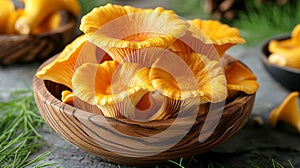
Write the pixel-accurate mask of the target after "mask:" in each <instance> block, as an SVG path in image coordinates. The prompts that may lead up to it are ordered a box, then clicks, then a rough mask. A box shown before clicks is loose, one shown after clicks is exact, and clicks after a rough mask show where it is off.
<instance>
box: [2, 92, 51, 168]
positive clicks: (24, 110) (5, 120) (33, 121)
mask: <svg viewBox="0 0 300 168" xmlns="http://www.w3.org/2000/svg"><path fill="white" fill-rule="evenodd" d="M43 123H44V121H43V119H42V117H41V116H40V115H39V114H38V109H37V107H36V105H35V101H34V96H33V92H32V90H22V91H16V92H14V93H13V95H12V98H11V100H9V101H7V102H0V167H3V168H11V167H16V168H25V167H28V166H34V167H35V168H38V167H47V166H50V165H53V164H41V163H38V162H40V161H41V160H43V159H45V158H46V157H47V156H48V154H49V152H45V153H42V154H41V155H39V156H37V157H35V158H32V154H33V153H34V152H36V151H37V150H38V148H39V146H40V145H41V141H40V138H41V135H40V134H39V133H38V131H37V129H38V128H39V127H40V126H41V125H42V124H43Z"/></svg>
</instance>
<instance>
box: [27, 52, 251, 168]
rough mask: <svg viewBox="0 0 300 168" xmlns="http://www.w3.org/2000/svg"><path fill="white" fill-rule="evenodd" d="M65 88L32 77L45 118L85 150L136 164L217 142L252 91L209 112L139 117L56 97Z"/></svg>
mask: <svg viewBox="0 0 300 168" xmlns="http://www.w3.org/2000/svg"><path fill="white" fill-rule="evenodd" d="M54 59H55V57H53V58H51V59H49V60H48V61H46V62H45V63H44V64H42V65H41V66H40V68H42V67H43V66H45V65H46V64H49V63H50V62H52V61H53V60H54ZM227 63H230V61H227ZM40 68H39V69H40ZM65 89H67V88H66V87H65V86H63V85H60V84H57V83H54V82H51V81H43V80H41V79H38V78H36V77H34V79H33V90H34V95H35V100H36V103H37V106H38V108H39V110H40V113H41V114H42V116H43V118H44V119H45V121H46V123H47V124H48V125H49V126H50V127H52V128H53V130H55V131H56V132H57V134H59V135H60V136H61V137H62V138H64V139H65V140H67V141H68V142H70V143H72V144H74V145H75V146H77V147H79V148H81V149H83V150H85V151H86V152H89V153H91V154H93V155H96V156H98V157H100V158H102V159H104V160H107V161H110V162H114V163H118V164H125V165H134V166H142V165H146V166H149V164H150V165H153V164H156V163H160V162H165V161H168V160H169V159H178V158H181V157H184V158H186V157H191V156H194V155H197V154H201V153H204V152H206V151H209V150H211V149H212V148H215V147H217V146H218V145H220V144H222V143H224V142H225V141H227V140H228V139H229V138H230V137H232V136H233V135H234V134H236V133H237V132H238V131H239V130H240V129H241V128H242V127H243V126H244V124H245V123H246V121H247V120H248V117H249V115H250V113H251V110H252V107H253V103H254V99H255V94H252V95H247V94H243V93H241V94H239V95H238V96H237V97H236V98H235V99H234V100H232V101H231V100H230V101H226V103H225V102H223V103H218V104H212V106H211V109H210V112H209V114H208V113H205V114H197V115H195V116H194V117H191V116H185V115H183V116H179V117H177V118H176V119H167V120H162V121H150V122H140V121H132V120H128V119H117V118H108V117H103V116H101V115H98V114H93V113H90V112H87V111H83V110H80V109H78V108H74V107H73V106H70V105H68V104H65V103H63V102H61V101H60V97H61V91H62V90H65ZM223 105H225V106H223ZM178 137H179V138H178ZM176 140H178V141H176ZM170 144H172V145H170ZM166 146H169V147H168V148H166ZM160 149H163V150H162V151H160Z"/></svg>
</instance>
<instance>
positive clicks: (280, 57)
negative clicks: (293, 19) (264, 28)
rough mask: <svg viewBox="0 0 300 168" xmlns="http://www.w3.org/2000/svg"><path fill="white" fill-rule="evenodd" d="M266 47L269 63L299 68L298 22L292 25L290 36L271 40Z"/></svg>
mask: <svg viewBox="0 0 300 168" xmlns="http://www.w3.org/2000/svg"><path fill="white" fill-rule="evenodd" d="M268 49H269V51H270V52H271V54H270V55H269V57H268V60H269V62H270V63H273V64H277V65H280V66H287V67H291V68H297V69H300V55H299V53H300V24H298V25H297V26H295V27H294V29H293V31H292V33H291V38H288V39H285V40H271V41H270V42H269V46H268Z"/></svg>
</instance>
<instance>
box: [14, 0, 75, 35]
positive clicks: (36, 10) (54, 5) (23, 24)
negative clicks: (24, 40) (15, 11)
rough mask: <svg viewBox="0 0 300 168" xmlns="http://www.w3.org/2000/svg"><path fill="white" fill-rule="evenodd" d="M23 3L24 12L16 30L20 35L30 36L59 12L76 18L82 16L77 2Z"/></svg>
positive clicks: (40, 0) (39, 0) (43, 0)
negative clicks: (46, 20)
mask: <svg viewBox="0 0 300 168" xmlns="http://www.w3.org/2000/svg"><path fill="white" fill-rule="evenodd" d="M23 2H24V4H25V7H24V12H23V14H22V15H21V16H20V17H19V18H18V19H17V20H16V23H15V29H16V30H17V32H19V33H20V34H30V33H31V32H32V31H33V30H34V29H35V28H37V27H38V26H39V25H40V24H41V23H42V22H43V21H44V20H45V19H46V18H47V17H49V16H50V15H51V14H53V13H55V12H57V11H59V10H66V11H68V12H70V13H72V14H73V15H74V16H76V17H78V16H79V15H80V5H79V2H78V1H77V0H63V1H62V0H51V1H49V0H23Z"/></svg>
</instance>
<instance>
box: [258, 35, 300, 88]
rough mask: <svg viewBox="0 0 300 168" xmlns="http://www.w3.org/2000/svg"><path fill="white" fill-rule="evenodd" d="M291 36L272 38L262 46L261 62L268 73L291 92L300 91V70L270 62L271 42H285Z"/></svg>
mask: <svg viewBox="0 0 300 168" xmlns="http://www.w3.org/2000/svg"><path fill="white" fill-rule="evenodd" d="M288 38H290V36H289V35H281V36H276V37H272V38H270V39H269V40H267V41H266V42H264V43H263V44H262V45H261V48H260V49H261V54H260V55H261V56H260V58H261V60H262V63H263V65H264V67H265V69H266V70H267V72H268V73H269V74H270V75H271V76H272V77H273V78H274V79H275V80H276V81H278V82H279V83H280V84H281V85H282V86H284V87H285V88H287V89H289V90H291V91H300V84H299V81H300V70H299V69H295V68H289V67H284V66H279V65H276V64H272V63H270V62H269V61H268V57H269V55H270V51H269V42H270V41H271V40H285V39H288ZM299 54H300V53H299Z"/></svg>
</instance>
